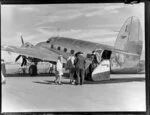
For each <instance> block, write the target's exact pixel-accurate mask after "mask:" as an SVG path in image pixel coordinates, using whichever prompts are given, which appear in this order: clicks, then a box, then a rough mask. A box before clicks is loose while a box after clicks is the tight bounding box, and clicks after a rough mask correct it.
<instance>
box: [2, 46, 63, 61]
mask: <svg viewBox="0 0 150 115" xmlns="http://www.w3.org/2000/svg"><path fill="white" fill-rule="evenodd" d="M1 49H2V50H4V51H8V52H13V53H18V54H20V55H25V56H27V57H32V58H38V59H41V60H43V61H53V62H56V61H57V58H58V56H59V54H58V53H57V52H54V51H52V50H50V49H46V48H43V47H37V46H33V47H27V48H25V47H15V46H2V47H1ZM64 62H65V59H64Z"/></svg>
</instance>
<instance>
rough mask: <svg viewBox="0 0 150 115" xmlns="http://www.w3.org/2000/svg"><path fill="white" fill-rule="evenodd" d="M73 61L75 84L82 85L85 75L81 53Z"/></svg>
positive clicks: (83, 59)
mask: <svg viewBox="0 0 150 115" xmlns="http://www.w3.org/2000/svg"><path fill="white" fill-rule="evenodd" d="M76 56H77V57H76V59H75V69H76V75H77V82H76V85H78V84H80V85H83V83H84V74H85V63H86V62H85V57H84V56H83V53H78V54H77V55H76Z"/></svg>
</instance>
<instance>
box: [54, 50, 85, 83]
mask: <svg viewBox="0 0 150 115" xmlns="http://www.w3.org/2000/svg"><path fill="white" fill-rule="evenodd" d="M62 60H63V58H62V56H59V57H58V60H57V64H56V79H55V83H56V84H61V78H62V75H63V71H62V68H63V61H62ZM85 63H86V60H85V57H84V56H83V53H82V52H78V53H76V54H75V55H73V54H71V55H70V56H69V57H68V59H67V64H66V69H68V70H69V76H70V83H71V84H75V85H83V83H84V76H85Z"/></svg>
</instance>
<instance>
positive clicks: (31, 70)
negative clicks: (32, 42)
mask: <svg viewBox="0 0 150 115" xmlns="http://www.w3.org/2000/svg"><path fill="white" fill-rule="evenodd" d="M29 75H30V76H35V75H37V66H36V65H31V66H30V67H29Z"/></svg>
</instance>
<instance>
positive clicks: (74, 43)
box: [2, 16, 145, 81]
mask: <svg viewBox="0 0 150 115" xmlns="http://www.w3.org/2000/svg"><path fill="white" fill-rule="evenodd" d="M21 41H22V46H21V47H15V46H6V47H3V46H2V50H4V51H8V52H14V53H18V54H20V55H19V56H18V57H17V58H16V61H17V60H18V59H19V58H20V57H22V58H23V62H22V64H21V66H23V65H26V63H27V60H28V61H29V62H32V64H31V66H30V67H29V74H30V75H31V76H34V75H37V64H38V62H40V61H45V62H50V63H54V64H55V63H56V61H57V58H58V56H59V55H62V56H63V60H64V61H63V63H66V60H67V58H68V56H69V55H70V54H71V53H72V54H75V53H76V52H84V55H85V56H86V57H88V56H90V54H91V53H92V51H95V52H97V53H98V54H99V58H102V59H103V61H102V62H100V63H99V65H98V67H97V68H95V69H94V70H95V71H93V73H92V80H93V81H100V80H104V78H100V77H98V76H100V74H102V75H104V74H105V73H109V72H111V73H123V74H124V73H125V74H129V73H130V74H131V73H141V72H143V71H145V61H144V60H141V54H142V49H143V36H142V28H141V24H140V20H139V19H138V18H137V17H135V16H132V17H129V18H128V19H127V20H126V21H125V23H124V24H123V26H122V27H121V29H120V31H119V33H118V36H117V39H116V42H115V45H114V47H113V46H108V45H104V44H100V43H94V42H89V41H83V40H78V39H73V38H66V37H58V36H57V37H50V38H49V39H48V40H47V41H44V42H40V43H37V44H36V45H35V46H34V45H32V44H31V43H29V42H26V43H25V42H24V40H23V38H22V36H21ZM106 60H107V61H109V62H110V63H108V62H105V61H106ZM109 64H110V65H109ZM94 73H96V74H94ZM97 73H98V75H97ZM103 73H104V74H103ZM94 75H95V76H94ZM105 80H106V79H105Z"/></svg>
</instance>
